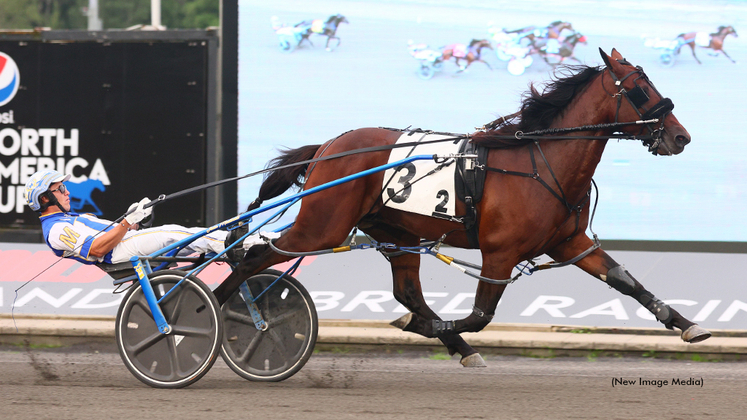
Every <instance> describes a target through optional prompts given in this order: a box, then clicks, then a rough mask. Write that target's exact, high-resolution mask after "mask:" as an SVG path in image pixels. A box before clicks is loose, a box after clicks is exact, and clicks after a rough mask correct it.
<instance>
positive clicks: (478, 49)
mask: <svg viewBox="0 0 747 420" xmlns="http://www.w3.org/2000/svg"><path fill="white" fill-rule="evenodd" d="M483 48H488V49H491V50H492V49H493V47H492V46H491V45H490V41H488V40H487V39H473V40H472V41H470V43H469V45H465V44H450V45H447V46H445V47H443V48H441V61H448V60H450V59H451V58H452V57H453V58H454V60H455V62H456V65H457V66H459V71H464V70H467V67H469V66H470V64H472V63H474V62H475V61H479V62H481V63H484V64H485V65H486V66H488V68H489V69H491V70H492V69H493V68H492V67H490V64H488V62H487V61H485V60H483V59H482V56H481V54H482V49H483ZM460 60H465V61H466V62H467V64H466V65H463V64H460V63H459V61H460Z"/></svg>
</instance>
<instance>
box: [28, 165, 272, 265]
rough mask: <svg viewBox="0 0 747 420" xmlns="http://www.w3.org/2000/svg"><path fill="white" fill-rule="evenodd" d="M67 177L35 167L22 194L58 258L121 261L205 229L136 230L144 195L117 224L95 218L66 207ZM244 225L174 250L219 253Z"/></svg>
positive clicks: (238, 253)
mask: <svg viewBox="0 0 747 420" xmlns="http://www.w3.org/2000/svg"><path fill="white" fill-rule="evenodd" d="M68 179H70V175H63V174H61V173H59V172H57V171H54V170H42V171H38V172H36V173H35V174H33V175H31V177H30V178H29V180H28V182H26V187H25V190H24V193H23V197H24V200H25V201H26V204H28V206H29V207H31V210H34V211H37V212H39V213H40V216H39V219H40V220H41V224H42V230H43V234H44V240H45V241H46V242H47V245H48V246H49V247H50V248H51V249H52V251H54V253H55V255H57V256H58V257H65V258H73V259H75V260H77V261H80V262H82V263H84V264H95V263H107V264H116V263H122V262H127V261H129V260H130V258H131V257H133V256H142V255H150V254H152V253H154V252H156V251H158V250H159V249H162V248H164V247H166V246H168V245H170V244H173V243H174V242H177V241H179V240H182V239H184V238H186V237H188V236H190V235H192V234H195V233H197V232H200V231H202V230H204V229H205V228H201V227H193V228H186V227H184V226H179V225H163V226H160V227H154V228H148V229H140V230H137V229H138V227H139V226H138V223H139V222H141V221H142V220H143V219H145V218H146V217H148V216H149V215H150V214H151V212H152V207H150V208H144V206H145V204H147V203H148V202H150V200H149V199H148V198H143V199H142V200H140V201H139V202H137V203H133V204H132V205H131V206H130V208H129V209H128V210H127V211H128V212H130V211H132V212H131V213H130V214H128V215H127V216H125V218H124V219H123V220H122V221H121V222H120V223H114V222H112V221H109V220H105V219H99V218H98V217H96V216H94V215H92V214H77V213H73V212H71V211H70V197H69V195H70V193H69V192H68V191H67V188H66V187H65V184H64V182H65V181H67V180H68ZM247 230H248V227H247V226H246V225H244V226H242V227H241V228H238V229H235V230H233V231H231V232H230V234H229V233H228V232H226V231H224V230H217V231H214V232H211V233H209V234H207V235H204V236H202V237H200V238H198V239H197V240H195V241H194V242H192V243H191V244H189V245H187V246H186V247H185V248H184V249H182V250H181V251H180V252H179V255H189V254H193V253H211V252H212V253H220V252H223V250H224V249H226V245H230V244H232V243H233V242H235V241H236V240H237V239H238V238H239V237H240V236H242V235H244V234H245V233H246V232H247ZM262 235H263V236H269V237H278V236H279V234H275V233H270V232H266V233H265V232H263V233H262ZM257 241H259V242H257ZM244 242H245V243H246V244H247V245H249V246H250V244H254V243H263V242H262V241H261V239H259V234H256V235H252V236H250V237H248V238H247V239H246V240H245V241H244ZM244 253H245V251H244V249H242V247H241V246H239V245H237V246H236V247H234V248H233V249H230V250H229V251H228V252H227V253H226V255H227V256H228V258H229V259H231V260H232V261H240V260H241V258H242V257H243V255H244Z"/></svg>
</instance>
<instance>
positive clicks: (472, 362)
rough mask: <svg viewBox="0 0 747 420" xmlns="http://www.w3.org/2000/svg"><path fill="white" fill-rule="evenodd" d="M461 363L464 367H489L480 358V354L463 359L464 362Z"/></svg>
mask: <svg viewBox="0 0 747 420" xmlns="http://www.w3.org/2000/svg"><path fill="white" fill-rule="evenodd" d="M459 363H461V364H462V366H464V367H488V365H486V364H485V360H483V358H482V356H480V353H474V354H470V355H469V356H467V357H462V360H460V361H459Z"/></svg>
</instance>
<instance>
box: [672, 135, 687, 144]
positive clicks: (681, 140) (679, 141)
mask: <svg viewBox="0 0 747 420" xmlns="http://www.w3.org/2000/svg"><path fill="white" fill-rule="evenodd" d="M674 141H675V142H676V143H677V144H678V145H680V146H682V147H684V146H687V145H688V144H690V138H688V137H685V136H677V137H675V139H674Z"/></svg>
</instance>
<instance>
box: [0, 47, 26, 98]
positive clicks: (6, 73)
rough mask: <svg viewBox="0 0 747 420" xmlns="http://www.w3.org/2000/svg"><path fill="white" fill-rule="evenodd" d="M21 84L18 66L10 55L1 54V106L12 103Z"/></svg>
mask: <svg viewBox="0 0 747 420" xmlns="http://www.w3.org/2000/svg"><path fill="white" fill-rule="evenodd" d="M20 84H21V74H20V72H19V71H18V65H17V64H16V62H15V61H13V59H12V58H10V56H9V55H8V54H5V53H3V52H0V106H3V105H5V104H7V103H8V102H10V101H11V100H12V99H13V97H14V96H16V92H18V86H19V85H20Z"/></svg>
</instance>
